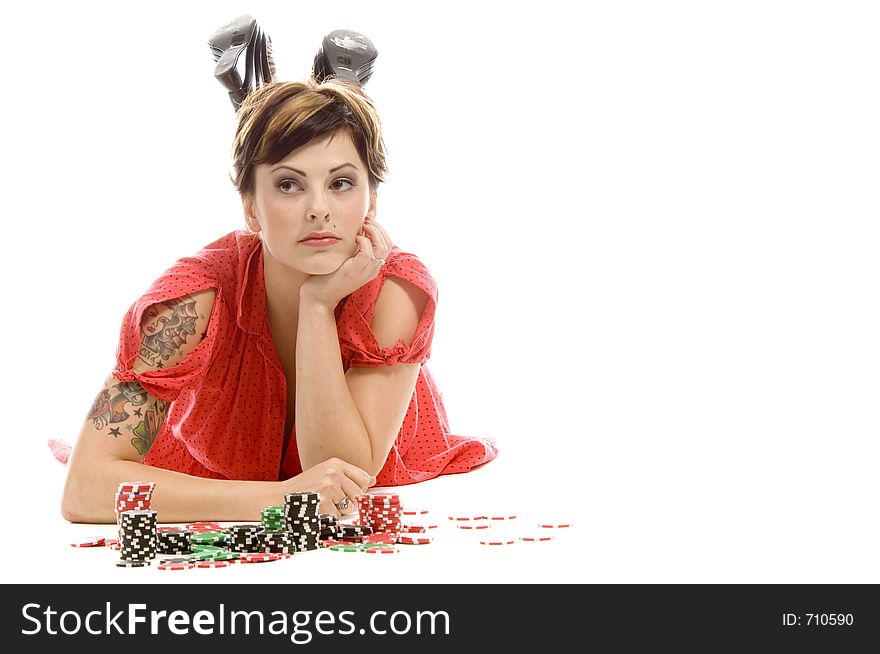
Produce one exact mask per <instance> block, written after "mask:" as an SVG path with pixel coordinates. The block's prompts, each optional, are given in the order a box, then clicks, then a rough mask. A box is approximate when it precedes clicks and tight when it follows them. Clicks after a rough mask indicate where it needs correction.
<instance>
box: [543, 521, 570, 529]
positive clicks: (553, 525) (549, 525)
mask: <svg viewBox="0 0 880 654" xmlns="http://www.w3.org/2000/svg"><path fill="white" fill-rule="evenodd" d="M538 526H539V527H541V528H542V529H567V528H568V527H571V523H570V522H542V523H540V524H538Z"/></svg>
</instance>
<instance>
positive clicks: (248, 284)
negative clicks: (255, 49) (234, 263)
mask: <svg viewBox="0 0 880 654" xmlns="http://www.w3.org/2000/svg"><path fill="white" fill-rule="evenodd" d="M236 241H237V244H238V252H239V260H238V279H239V284H240V285H239V289H238V297H237V298H236V301H237V303H238V312H237V320H238V326H239V327H240V328H241V329H243V330H244V331H246V332H248V333H250V334H258V335H259V334H262V333H263V330H264V328H265V325H266V280H265V278H264V277H263V247H262V241H261V240H260V237H259V236H257V235H256V234H254V233H253V232H246V231H243V230H242V231H239V232H236Z"/></svg>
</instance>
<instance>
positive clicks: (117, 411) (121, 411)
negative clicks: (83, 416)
mask: <svg viewBox="0 0 880 654" xmlns="http://www.w3.org/2000/svg"><path fill="white" fill-rule="evenodd" d="M113 388H114V389H116V390H117V393H116V394H115V395H114V394H113V393H111V392H110V389H108V388H107V387H106V386H105V387H104V388H102V389H101V392H100V393H98V397H96V398H95V402H94V403H93V404H92V408H91V410H90V411H89V415H88V417H87V418H88V420H91V421H92V422H93V423H94V425H95V429H103V428H104V427H106V426H107V425H109V424H111V423H117V422H122V421H123V420H125V419H126V418H128V417H129V415H128V413H127V412H126V410H125V405H126V404H131V405H133V406H142V405H143V404H145V403H146V401H147V392H146V391H145V390H144V389H143V387H142V386H141V385H140V384H139V383H137V382H119V383H118V384H114V385H113ZM111 433H112V432H111ZM114 435H117V434H114Z"/></svg>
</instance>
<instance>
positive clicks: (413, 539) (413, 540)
mask: <svg viewBox="0 0 880 654" xmlns="http://www.w3.org/2000/svg"><path fill="white" fill-rule="evenodd" d="M433 541H434V538H433V536H416V535H415V534H400V536H398V537H397V542H398V543H401V544H403V545H429V544H430V543H432V542H433Z"/></svg>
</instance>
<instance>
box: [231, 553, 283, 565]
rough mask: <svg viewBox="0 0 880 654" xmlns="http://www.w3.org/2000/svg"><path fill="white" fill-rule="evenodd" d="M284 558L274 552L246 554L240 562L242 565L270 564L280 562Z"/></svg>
mask: <svg viewBox="0 0 880 654" xmlns="http://www.w3.org/2000/svg"><path fill="white" fill-rule="evenodd" d="M282 558H283V557H282V556H281V554H275V553H274V552H244V553H242V555H241V557H240V558H239V559H238V560H239V562H240V563H268V562H269V561H280V560H281V559H282Z"/></svg>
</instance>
